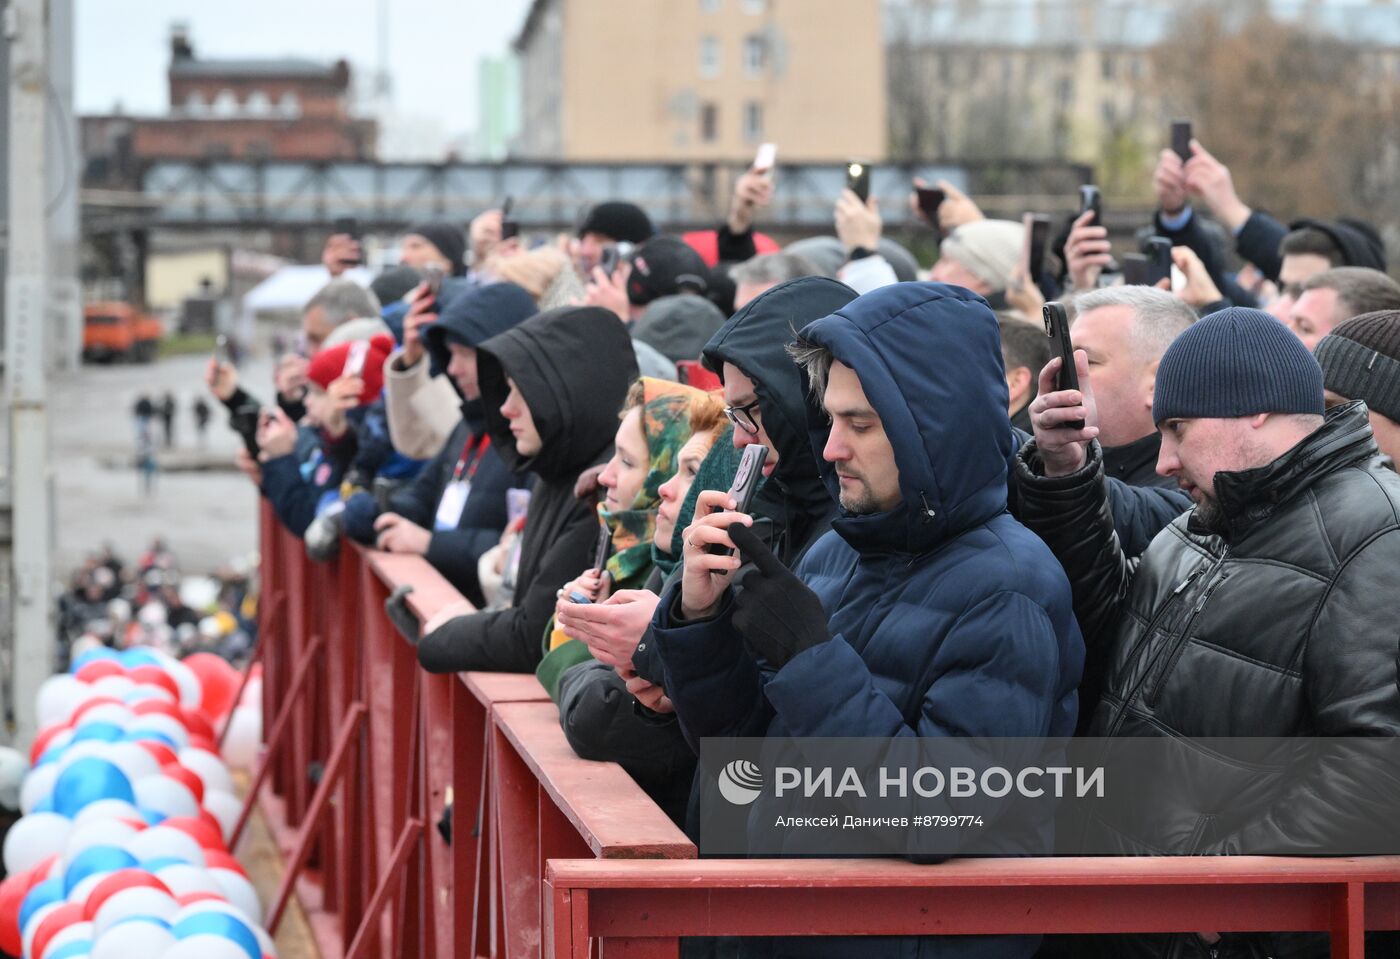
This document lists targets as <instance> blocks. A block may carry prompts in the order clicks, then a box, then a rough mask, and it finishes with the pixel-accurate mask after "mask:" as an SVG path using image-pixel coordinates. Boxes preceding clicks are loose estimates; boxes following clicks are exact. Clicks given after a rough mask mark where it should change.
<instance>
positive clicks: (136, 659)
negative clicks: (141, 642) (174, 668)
mask: <svg viewBox="0 0 1400 959" xmlns="http://www.w3.org/2000/svg"><path fill="white" fill-rule="evenodd" d="M117 658H118V659H119V660H121V664H122V665H123V666H125V667H126V668H127V669H131V668H132V667H133V666H163V665H165V664H164V663H162V662H161V661H160V657H159V656H157V655H156V654H155V653H153V652H151V651H150V650H148V649H139V648H134V649H125V650H122V652H121V653H120V655H118V657H117Z"/></svg>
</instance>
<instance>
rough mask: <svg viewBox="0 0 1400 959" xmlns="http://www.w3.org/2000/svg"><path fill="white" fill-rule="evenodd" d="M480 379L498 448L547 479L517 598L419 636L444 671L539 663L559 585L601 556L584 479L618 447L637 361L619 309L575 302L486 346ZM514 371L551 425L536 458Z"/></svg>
mask: <svg viewBox="0 0 1400 959" xmlns="http://www.w3.org/2000/svg"><path fill="white" fill-rule="evenodd" d="M486 289H490V287H487V288H486ZM477 377H478V380H479V381H480V383H481V396H482V406H483V409H484V413H485V417H486V430H487V432H488V433H489V434H490V436H491V445H492V448H493V449H495V450H496V452H497V453H498V454H499V455H500V457H501V459H502V460H503V461H504V462H505V464H506V467H507V468H508V469H510V470H513V471H515V472H526V471H528V472H531V473H534V474H535V476H536V480H535V483H534V485H533V487H532V488H531V495H530V511H529V518H528V519H527V520H526V521H525V531H524V533H523V537H524V539H523V540H522V542H521V552H520V567H519V571H518V573H517V575H516V581H515V598H514V603H513V605H512V606H511V607H510V608H508V609H502V610H494V611H482V612H477V613H472V614H470V615H467V616H460V617H458V618H457V619H454V620H451V621H449V622H447V623H445V624H444V625H442V626H441V627H439V628H438V629H436V630H434V631H433V632H431V633H429V634H428V635H426V636H424V637H423V638H422V640H421V641H420V642H419V644H418V661H419V662H420V663H422V664H423V666H424V668H426V669H427V670H428V671H429V672H435V673H447V672H456V671H459V670H465V669H483V670H496V671H498V672H517V673H522V672H533V671H534V669H535V667H536V666H538V665H539V661H540V657H541V648H540V637H541V636H542V635H543V634H544V628H545V624H546V623H547V622H549V617H550V616H551V615H553V613H554V600H555V596H554V591H555V590H557V589H558V588H559V587H560V586H563V585H564V584H565V583H567V582H568V581H569V580H571V579H573V578H574V577H575V576H577V575H578V571H579V570H581V569H588V568H589V567H590V566H591V565H592V562H593V546H594V543H595V541H596V540H597V533H598V519H597V514H596V513H595V511H594V507H593V503H592V502H591V501H588V500H580V499H577V498H576V497H575V496H574V482H575V480H576V479H577V478H578V474H579V473H581V472H583V471H584V470H585V469H587V468H589V467H590V466H594V465H597V464H599V463H602V462H605V461H606V460H607V459H608V457H609V456H611V455H612V442H613V436H614V434H615V433H616V432H617V412H618V410H620V409H621V408H622V403H623V401H624V400H625V399H626V398H627V388H628V386H629V385H630V384H631V382H632V381H633V380H634V379H636V377H637V364H636V360H635V359H634V358H633V353H632V343H631V340H630V339H628V337H627V330H626V328H625V327H624V326H623V325H622V323H621V322H620V321H619V320H618V318H617V317H616V316H615V315H614V314H613V313H611V312H609V311H608V310H603V309H599V308H597V307H577V308H564V309H560V310H551V311H550V312H548V313H540V314H538V315H536V316H533V317H531V318H530V319H528V320H526V321H525V322H524V323H521V324H520V325H518V326H516V327H515V328H513V329H510V330H507V331H506V332H504V333H501V334H500V335H498V336H495V337H492V338H491V339H489V340H487V341H486V342H484V343H482V344H480V345H479V346H478V347H477ZM507 377H509V378H510V379H511V380H513V381H514V382H515V384H516V386H517V387H519V389H520V392H521V394H522V396H523V397H524V400H525V403H526V405H527V406H528V407H529V409H530V412H531V415H532V418H533V420H534V423H535V428H536V430H538V432H539V434H540V440H541V448H540V451H539V452H538V453H537V454H535V455H534V456H531V457H524V456H521V455H520V453H519V452H517V450H516V446H515V436H514V435H513V434H512V433H511V431H510V423H509V422H508V421H507V420H506V419H505V417H504V416H502V415H501V412H500V405H501V404H502V403H503V402H505V398H506V394H507V393H508V392H509V387H508V386H507V384H506V378H507Z"/></svg>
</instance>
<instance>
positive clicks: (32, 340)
mask: <svg viewBox="0 0 1400 959" xmlns="http://www.w3.org/2000/svg"><path fill="white" fill-rule="evenodd" d="M0 22H2V23H3V32H4V40H5V43H6V44H7V45H8V47H9V76H8V83H9V107H10V109H9V129H8V130H6V131H5V134H6V135H5V139H6V149H7V150H8V152H9V171H8V172H9V183H8V184H6V188H7V190H8V195H9V224H8V227H9V229H8V234H7V237H6V240H7V242H6V247H7V249H6V254H7V255H6V267H7V272H8V276H7V281H6V284H5V370H4V376H5V392H4V397H5V404H6V413H7V414H8V417H7V418H8V424H9V440H10V444H9V464H8V469H7V470H6V473H5V476H4V480H5V483H4V487H3V503H2V505H3V506H4V508H5V512H6V514H7V518H8V523H6V524H5V525H6V526H8V531H9V534H10V535H9V541H8V542H7V543H3V544H0V550H3V552H5V553H8V558H9V561H10V564H9V565H10V577H9V586H10V595H9V609H8V613H9V616H8V623H6V624H4V625H6V626H8V627H9V635H8V636H6V637H4V639H5V640H6V642H5V643H4V646H3V649H0V655H3V657H4V662H3V666H4V667H5V678H6V679H7V680H8V682H7V683H6V684H5V696H6V700H5V711H6V718H7V719H8V720H9V721H10V729H11V732H12V741H13V742H15V743H17V744H20V745H27V744H28V743H29V742H31V741H32V740H33V737H34V734H35V733H36V732H37V731H38V730H37V728H36V721H35V714H34V694H35V693H36V691H37V690H38V688H39V685H40V683H42V682H43V681H44V679H46V678H47V677H48V675H49V673H50V672H51V671H52V656H51V653H50V650H51V649H52V646H53V642H54V625H53V612H52V607H53V603H52V597H51V593H50V584H49V574H50V562H49V561H50V553H51V548H52V542H51V531H52V526H51V524H52V512H53V509H52V503H51V502H50V495H49V430H48V410H47V406H46V401H47V396H46V389H45V383H44V371H45V367H46V359H47V344H46V337H45V330H44V327H45V320H46V316H47V308H48V299H49V270H48V266H49V236H48V216H47V214H46V212H45V209H44V207H45V202H46V200H47V197H48V190H47V189H46V188H45V186H46V184H47V183H48V180H49V178H48V177H47V176H46V175H45V172H46V171H45V156H46V153H45V141H46V140H47V137H48V130H47V119H48V103H47V100H48V96H47V91H48V86H49V75H48V30H49V21H48V0H9V3H8V4H7V5H6V7H5V10H4V15H3V20H0Z"/></svg>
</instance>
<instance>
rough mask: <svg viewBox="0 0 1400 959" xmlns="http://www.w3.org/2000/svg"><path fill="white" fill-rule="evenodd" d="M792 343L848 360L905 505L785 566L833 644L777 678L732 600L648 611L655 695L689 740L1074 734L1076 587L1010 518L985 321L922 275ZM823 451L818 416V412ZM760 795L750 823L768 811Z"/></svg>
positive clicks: (1079, 652) (1002, 428) (976, 306)
mask: <svg viewBox="0 0 1400 959" xmlns="http://www.w3.org/2000/svg"><path fill="white" fill-rule="evenodd" d="M802 336H803V338H804V339H806V340H808V341H810V342H813V343H816V344H818V345H821V346H824V347H826V348H827V349H829V350H830V351H831V352H832V353H833V355H834V356H835V358H836V359H837V360H838V361H839V362H841V363H843V364H845V365H847V366H849V367H851V368H852V369H853V370H855V372H856V374H857V376H858V377H859V378H860V381H861V384H862V386H863V388H864V390H865V393H866V397H867V398H868V399H869V401H870V402H871V404H872V406H873V407H874V408H875V411H876V412H877V413H878V414H879V416H880V419H881V421H882V424H883V426H884V430H885V433H886V435H887V436H888V437H889V439H890V442H891V444H892V446H893V450H894V456H895V462H896V464H897V466H898V468H899V480H900V482H899V485H900V490H901V493H902V495H903V502H902V503H901V504H900V505H899V506H897V507H896V508H895V509H893V510H890V511H888V512H883V513H875V514H870V515H852V514H850V513H848V512H846V511H844V510H843V511H842V513H841V515H840V517H839V518H838V519H837V520H836V521H835V522H834V523H833V524H832V530H831V532H829V533H827V534H826V535H825V536H824V537H822V539H820V540H819V541H818V542H817V543H816V545H814V546H813V547H812V549H811V550H810V551H809V552H808V554H807V555H806V556H805V557H804V558H803V560H802V562H801V563H799V565H798V566H797V568H796V570H795V572H796V574H797V575H798V577H799V578H801V579H802V581H803V582H804V583H806V584H807V585H808V586H809V587H810V588H811V589H812V591H813V592H814V593H816V595H817V597H818V598H819V599H820V600H821V603H822V607H823V608H824V609H825V610H826V612H827V615H828V617H829V619H828V626H829V628H830V632H831V639H830V640H829V641H828V642H825V643H821V644H819V645H817V646H814V647H812V648H810V649H807V650H805V651H804V652H801V653H799V654H798V655H797V656H795V657H793V659H792V660H791V661H790V662H788V663H787V665H786V666H784V667H783V668H782V669H781V670H778V671H776V672H774V671H773V670H771V668H770V667H768V666H767V665H766V664H761V663H758V662H756V661H755V659H754V657H753V655H752V654H751V653H749V652H747V651H746V649H745V648H744V646H743V644H742V643H740V642H736V637H735V633H734V628H733V625H732V612H733V604H732V602H731V601H730V600H729V598H726V600H725V601H724V603H723V605H722V607H721V610H720V612H719V614H718V615H717V616H716V617H715V618H714V619H712V620H708V621H704V622H697V623H684V624H680V623H676V622H675V621H674V617H675V606H676V601H677V599H678V597H677V595H676V593H675V589H678V588H679V586H676V587H673V589H672V590H671V591H669V592H668V595H667V596H666V597H664V598H663V600H662V602H661V604H660V606H659V607H658V620H657V628H656V636H657V643H658V646H659V650H660V655H661V658H662V660H663V662H664V664H665V668H666V676H667V682H666V690H667V693H668V694H669V695H670V698H671V700H672V702H673V703H674V704H675V707H676V713H677V716H678V717H679V719H680V721H681V724H682V726H683V728H684V729H685V732H686V735H687V737H688V738H689V739H690V740H691V743H692V745H693V746H696V747H697V748H698V745H699V740H700V739H701V738H702V737H707V736H721V737H728V736H769V737H775V736H796V737H905V736H963V737H980V736H989V737H1060V736H1069V735H1070V734H1072V733H1073V731H1074V725H1075V716H1076V703H1077V699H1076V692H1075V690H1076V687H1077V686H1078V683H1079V679H1080V674H1081V672H1082V669H1083V663H1084V643H1083V639H1082V637H1081V636H1080V633H1079V627H1078V625H1077V623H1076V622H1075V619H1074V614H1073V609H1072V603H1071V595H1070V586H1069V582H1068V580H1067V579H1066V578H1065V574H1064V571H1063V569H1062V568H1061V567H1060V564H1059V562H1058V561H1056V559H1055V557H1054V555H1053V554H1052V553H1051V552H1050V551H1049V549H1048V548H1047V547H1046V546H1045V544H1044V543H1042V542H1041V540H1040V539H1039V538H1038V537H1037V536H1036V535H1035V534H1034V533H1032V532H1030V531H1029V530H1028V529H1026V528H1025V527H1023V526H1022V525H1021V524H1020V523H1018V522H1017V521H1016V520H1014V519H1013V518H1012V517H1011V515H1010V514H1009V513H1008V512H1007V511H1006V499H1007V486H1006V483H1007V459H1008V456H1009V455H1010V452H1011V449H1012V434H1011V426H1010V424H1009V422H1008V421H1007V417H1006V404H1007V394H1006V381H1005V377H1004V375H1003V371H1002V361H1001V348H1000V340H999V336H998V331H997V325H996V319H995V317H994V316H993V314H992V312H991V310H990V309H989V308H988V307H987V305H986V303H985V301H983V300H982V299H981V298H980V297H977V296H976V295H975V294H972V293H969V292H968V291H966V290H963V289H960V288H957V287H952V286H945V285H942V284H934V283H917V284H916V283H901V284H898V285H895V286H889V287H885V288H882V289H880V290H876V291H874V292H872V293H868V294H866V295H865V296H862V297H860V298H859V299H857V300H855V301H854V302H852V303H850V304H849V305H848V306H846V307H844V308H842V309H841V310H839V311H837V312H836V313H834V314H832V315H831V316H828V317H825V318H823V319H820V320H817V321H816V322H814V323H811V324H809V325H808V326H807V327H806V328H805V329H804V330H803V331H802ZM811 426H812V444H813V449H814V450H815V451H816V453H817V456H818V459H819V462H820V464H821V468H822V474H823V479H824V481H825V482H826V483H827V485H828V487H829V488H830V489H831V491H832V494H833V496H836V495H837V494H838V492H839V486H838V484H837V482H836V477H835V470H834V467H833V466H832V464H830V463H827V462H826V461H825V460H824V459H823V458H822V457H821V451H822V450H823V448H824V447H825V445H826V436H827V431H828V426H827V424H826V423H825V422H824V421H821V420H817V421H814V422H812V424H811ZM763 807H764V800H763V799H760V800H759V802H757V803H755V804H754V806H753V807H751V808H752V810H753V811H752V815H751V819H750V822H754V821H755V817H758V818H759V819H761V818H762V817H764V816H765V815H766V816H768V821H770V822H771V818H772V811H771V810H768V809H765V808H763ZM1035 944H1036V939H1035V938H1034V937H1020V938H1016V937H985V938H984V937H978V938H951V937H950V938H938V937H930V938H924V939H919V940H907V939H904V940H901V939H874V940H867V941H864V942H857V941H852V940H841V939H786V940H784V939H775V940H772V941H771V942H753V943H750V944H749V946H750V947H749V948H746V950H745V952H746V954H749V955H763V956H766V955H773V956H777V955H782V956H789V955H791V956H827V955H831V956H837V955H861V956H882V955H891V956H893V955H899V956H907V955H920V956H925V955H927V956H958V957H964V956H968V957H971V956H977V957H982V956H986V957H991V956H997V957H1006V956H1028V955H1030V954H1031V952H1033V951H1034V948H1035Z"/></svg>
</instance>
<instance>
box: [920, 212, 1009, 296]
mask: <svg viewBox="0 0 1400 959" xmlns="http://www.w3.org/2000/svg"><path fill="white" fill-rule="evenodd" d="M1025 232H1026V229H1025V227H1023V226H1022V225H1021V224H1019V223H1013V222H1011V221H1010V220H974V221H972V222H971V223H964V224H963V225H962V226H960V227H958V228H957V229H956V230H954V231H953V232H952V233H950V234H948V236H947V237H946V238H945V239H944V240H943V243H942V244H941V245H940V246H939V248H938V255H939V257H945V256H946V257H948V259H950V260H955V261H957V262H958V263H960V264H962V266H963V267H964V268H965V269H966V270H967V271H968V272H969V273H971V274H972V275H973V276H975V277H977V279H979V280H981V281H982V282H983V283H985V284H987V285H988V286H989V287H991V288H992V292H993V293H1000V292H1002V291H1003V290H1005V289H1006V284H1007V282H1008V281H1009V280H1010V279H1011V274H1012V272H1013V271H1014V270H1015V269H1016V264H1017V262H1018V261H1019V260H1020V259H1021V246H1022V244H1023V243H1024V240H1025Z"/></svg>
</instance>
